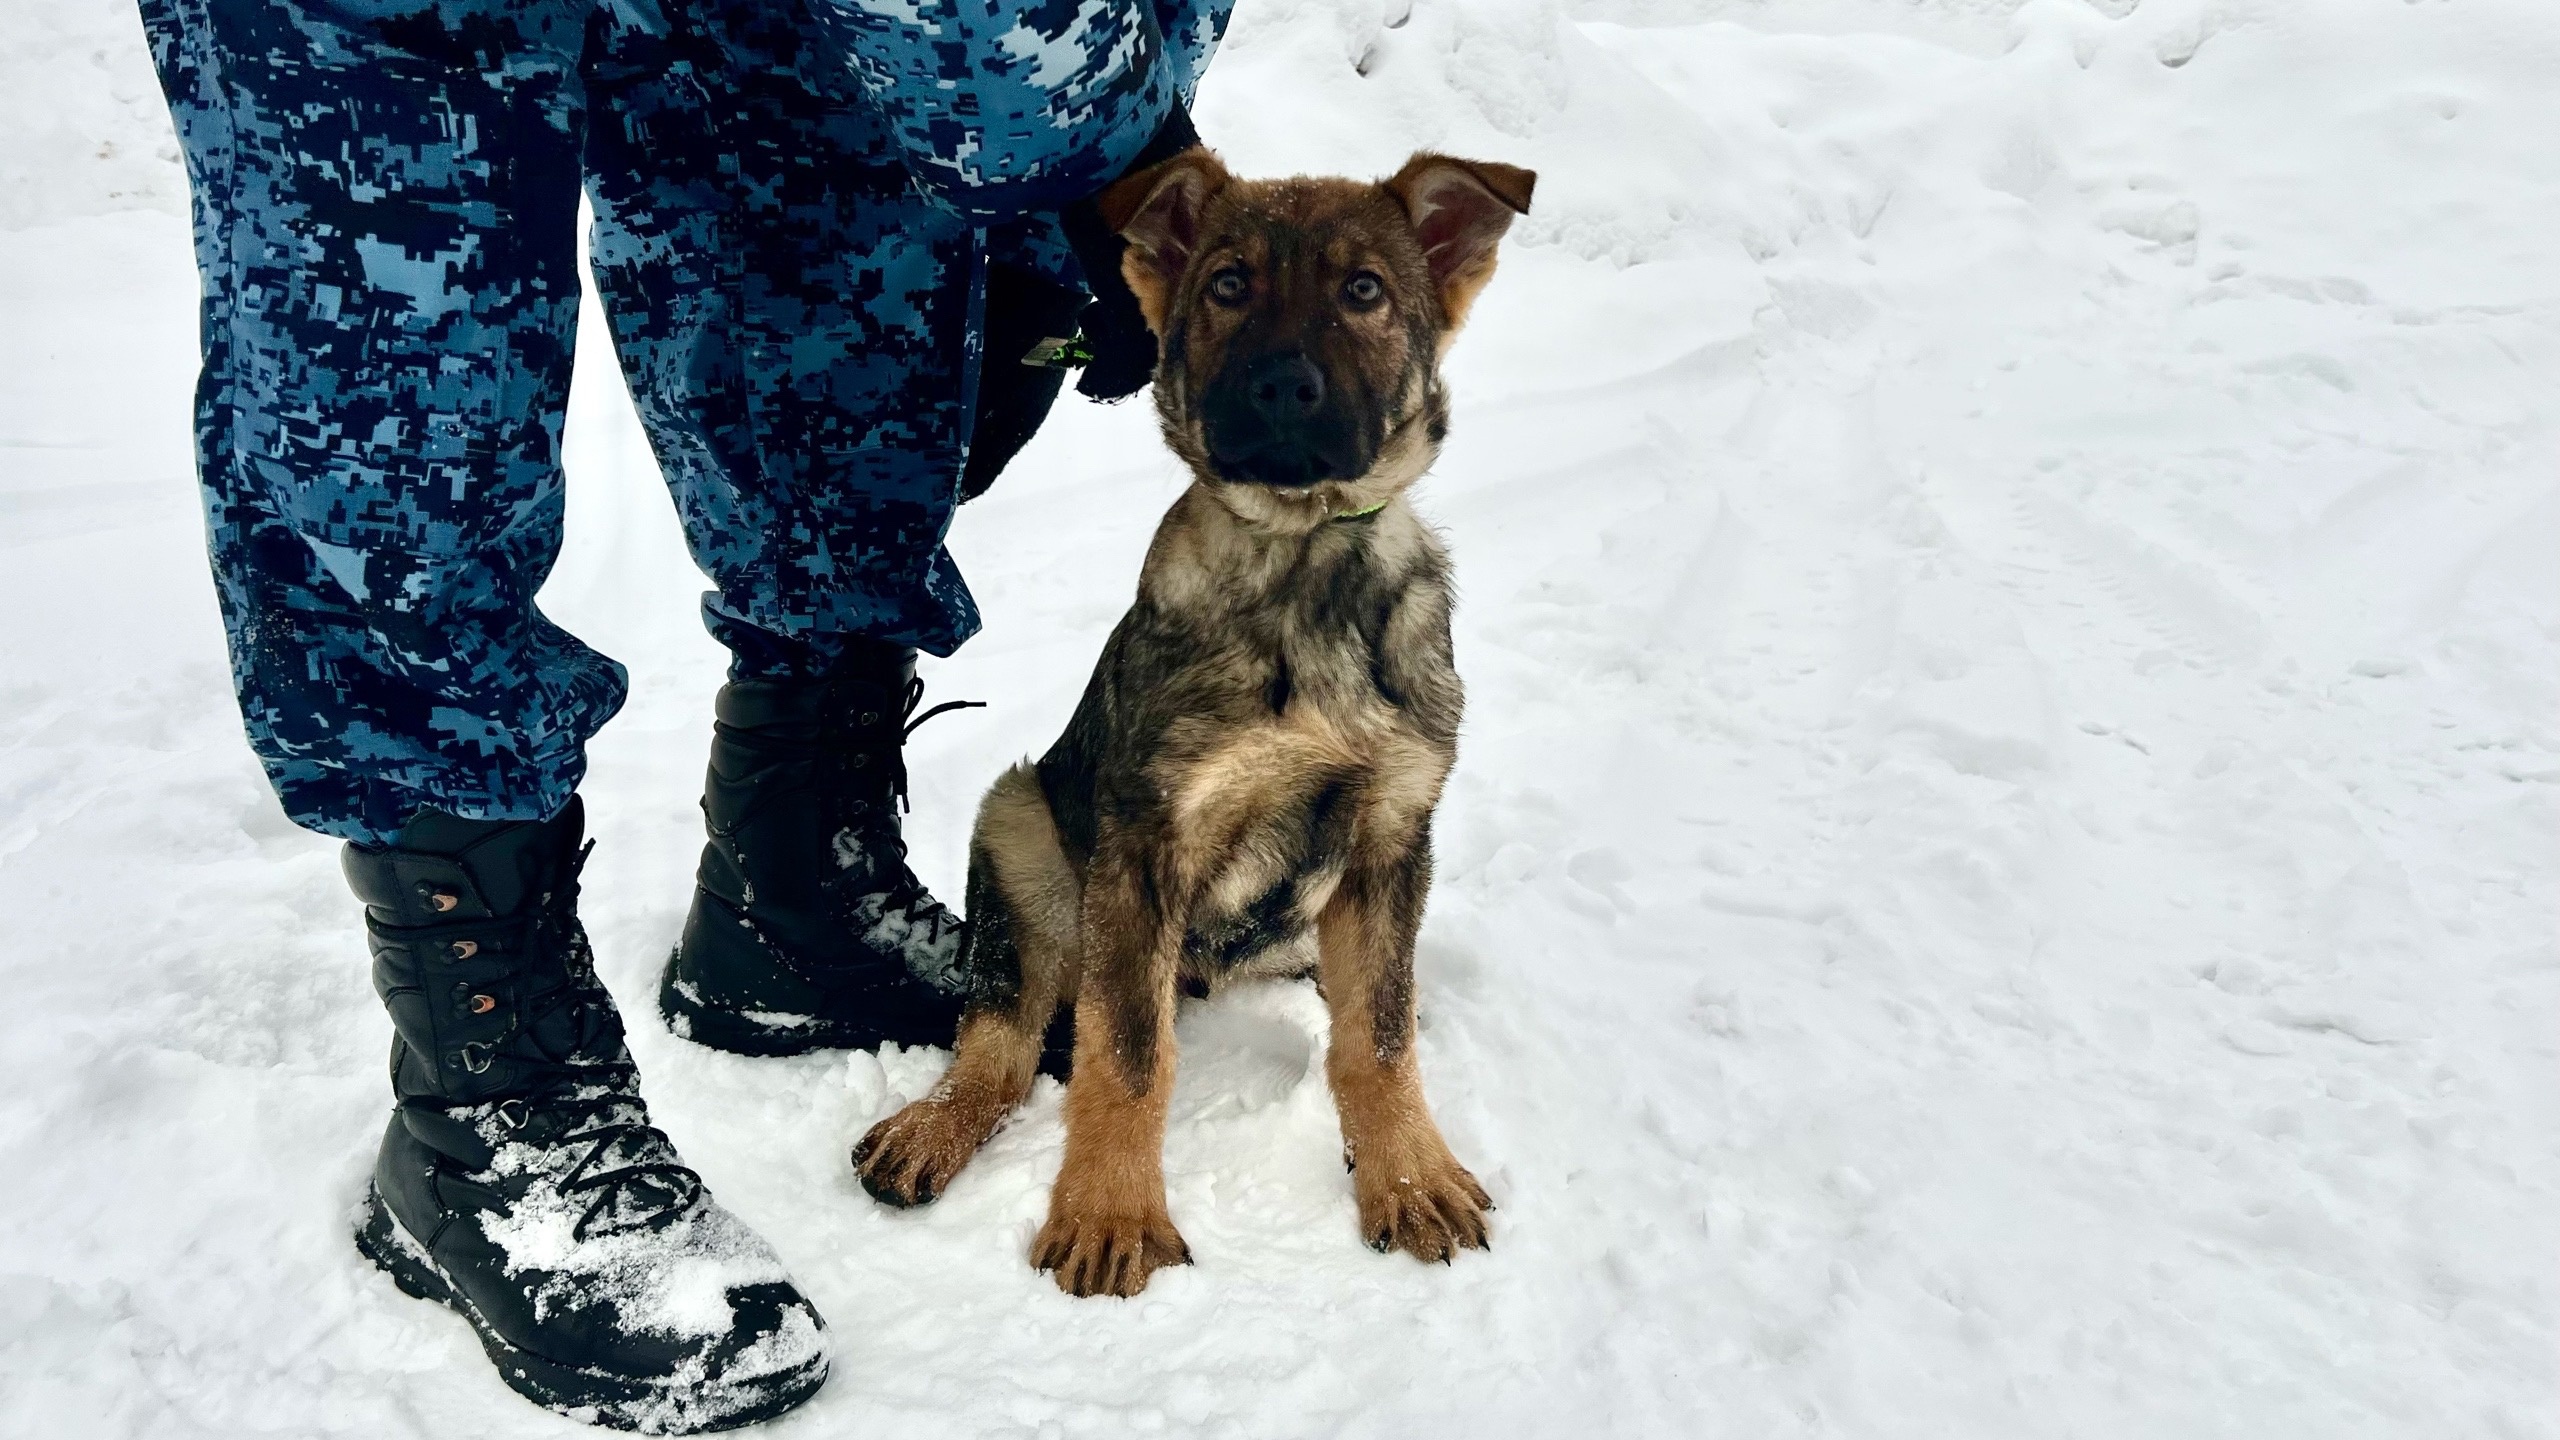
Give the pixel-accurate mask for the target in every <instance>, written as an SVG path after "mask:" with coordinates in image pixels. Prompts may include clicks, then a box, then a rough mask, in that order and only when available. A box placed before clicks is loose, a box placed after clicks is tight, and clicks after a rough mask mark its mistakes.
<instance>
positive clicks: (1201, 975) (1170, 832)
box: [853, 150, 1536, 1295]
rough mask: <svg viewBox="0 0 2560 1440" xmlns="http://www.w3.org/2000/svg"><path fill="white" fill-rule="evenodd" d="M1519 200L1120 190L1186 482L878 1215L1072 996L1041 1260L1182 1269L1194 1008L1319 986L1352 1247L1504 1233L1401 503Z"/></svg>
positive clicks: (969, 1129)
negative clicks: (1181, 1020) (1461, 995)
mask: <svg viewBox="0 0 2560 1440" xmlns="http://www.w3.org/2000/svg"><path fill="white" fill-rule="evenodd" d="M1535 178H1536V177H1534V176H1533V175H1531V174H1530V173H1529V172H1527V171H1525V170H1519V169H1515V168H1513V167H1511V166H1508V165H1492V164H1480V163H1474V162H1470V161H1465V160H1453V159H1450V158H1448V157H1445V156H1439V155H1418V156H1415V157H1414V159H1413V160H1412V161H1411V163H1409V164H1407V165H1406V166H1405V167H1404V168H1403V169H1402V170H1401V171H1398V172H1397V173H1396V175H1395V177H1394V178H1392V179H1390V180H1387V181H1384V182H1382V183H1366V182H1360V181H1353V180H1333V179H1303V178H1302V179H1292V180H1268V181H1253V180H1238V179H1235V178H1233V177H1232V176H1230V175H1229V174H1228V173H1227V171H1226V168H1225V167H1224V166H1223V165H1221V164H1220V163H1219V162H1218V159H1217V157H1216V156H1214V155H1212V154H1210V153H1209V152H1208V151H1205V150H1194V151H1191V152H1189V153H1187V154H1184V155H1180V156H1177V157H1175V158H1174V159H1172V160H1169V161H1167V162H1165V163H1164V164H1163V165H1161V166H1158V167H1156V168H1154V169H1152V170H1149V171H1146V172H1144V173H1142V174H1139V175H1136V176H1133V177H1131V178H1130V179H1128V180H1126V181H1123V182H1122V183H1121V184H1120V185H1118V186H1116V187H1114V188H1113V189H1112V190H1111V191H1110V192H1109V193H1107V194H1106V195H1105V196H1104V199H1103V212H1104V215H1105V217H1106V218H1107V219H1108V220H1109V221H1110V222H1111V224H1112V226H1113V228H1115V229H1117V230H1119V231H1120V232H1121V234H1122V235H1123V236H1124V237H1125V238H1126V239H1127V240H1128V242H1129V251H1128V256H1127V260H1126V264H1125V270H1126V273H1127V276H1128V280H1129V285H1130V288H1131V289H1133V290H1134V291H1135V292H1136V293H1137V296H1138V300H1139V304H1140V306H1141V308H1143V309H1144V311H1145V313H1146V317H1147V323H1148V324H1149V325H1150V326H1152V327H1153V328H1154V330H1155V332H1156V335H1157V337H1158V338H1159V340H1160V341H1161V342H1162V360H1161V363H1160V364H1159V366H1158V368H1157V371H1156V382H1155V395H1156V409H1157V411H1158V412H1159V414H1160V416H1161V418H1162V420H1163V424H1164V434H1165V438H1166V440H1167V441H1168V442H1169V443H1170V444H1171V445H1172V447H1173V450H1174V452H1175V453H1176V454H1178V455H1180V456H1181V457H1182V459H1183V460H1184V462H1185V463H1187V464H1188V465H1189V466H1190V468H1191V471H1192V474H1193V475H1194V476H1195V477H1196V478H1195V480H1194V482H1193V484H1192V486H1191V488H1190V489H1188V490H1186V491H1184V492H1183V495H1182V497H1181V498H1180V499H1179V500H1177V501H1175V502H1174V505H1173V508H1172V510H1171V511H1170V512H1169V513H1168V514H1167V515H1166V516H1165V518H1164V523H1163V524H1162V525H1161V526H1160V527H1159V528H1158V529H1157V531H1156V537H1155V543H1154V545H1153V546H1152V547H1151V548H1150V549H1149V550H1148V552H1147V561H1146V567H1145V569H1144V571H1143V572H1142V573H1141V574H1140V576H1139V578H1138V598H1137V603H1136V604H1135V605H1133V606H1131V607H1130V610H1129V613H1128V615H1127V616H1126V617H1125V618H1123V619H1122V620H1121V622H1120V624H1119V627H1118V628H1117V629H1115V630H1114V631H1112V633H1111V638H1110V640H1109V641H1108V642H1107V643H1106V644H1105V645H1104V647H1103V651H1102V659H1101V661H1100V663H1099V664H1098V665H1097V666H1096V667H1095V669H1094V674H1093V679H1092V682H1091V683H1090V684H1089V685H1088V686H1087V687H1086V689H1085V694H1084V700H1083V703H1082V704H1081V705H1079V706H1078V707H1077V709H1076V713H1075V717H1074V718H1073V719H1072V720H1070V721H1069V722H1068V724H1067V730H1066V733H1065V734H1064V735H1063V736H1061V737H1060V738H1059V740H1058V743H1057V744H1056V746H1055V747H1053V748H1052V749H1051V750H1050V751H1049V753H1048V754H1047V755H1045V756H1043V757H1042V758H1041V760H1040V762H1039V763H1038V764H1037V765H1020V766H1016V767H1014V768H1013V769H1012V770H1010V771H1007V772H1006V773H1005V775H1004V776H1003V777H1002V778H1001V779H999V780H997V781H996V783H995V785H994V787H993V788H992V789H991V790H989V791H988V793H987V798H986V801H985V803H984V805H983V807H982V808H981V809H980V811H979V813H978V825H977V831H976V835H975V837H974V839H973V840H972V842H971V847H970V854H969V937H968V944H967V948H966V952H965V958H964V959H963V961H962V965H963V967H964V970H965V972H966V974H967V976H968V983H969V987H970V993H969V1003H968V1009H967V1012H966V1014H965V1015H964V1016H963V1018H962V1020H961V1022H960V1035H959V1044H958V1054H957V1056H956V1057H955V1058H954V1060H953V1061H952V1065H951V1069H950V1072H949V1073H948V1074H947V1075H945V1076H944V1078H943V1080H942V1082H941V1084H940V1085H939V1086H937V1087H936V1088H935V1090H934V1091H933V1093H932V1094H930V1095H928V1096H926V1097H925V1098H924V1099H922V1100H919V1101H917V1102H916V1103H914V1104H912V1105H909V1106H908V1107H906V1108H905V1109H904V1110H902V1111H900V1112H899V1113H897V1114H896V1115H893V1116H891V1117H890V1118H888V1119H887V1120H884V1121H882V1122H880V1124H879V1125H877V1126H875V1127H873V1129H872V1131H871V1133H870V1134H869V1135H867V1136H865V1137H864V1138H863V1141H862V1143H861V1145H860V1146H859V1147H858V1148H857V1149H856V1150H855V1151H854V1157H853V1158H854V1164H855V1166H856V1168H857V1169H858V1170H859V1171H860V1172H861V1177H862V1183H863V1185H864V1187H865V1188H866V1189H868V1190H869V1191H870V1192H871V1193H872V1194H873V1195H875V1196H878V1197H879V1198H880V1199H882V1200H884V1201H887V1202H888V1203H890V1204H893V1205H917V1204H922V1203H924V1202H925V1201H928V1200H931V1199H932V1198H933V1197H934V1196H936V1195H937V1194H940V1193H941V1192H942V1191H943V1190H944V1189H945V1188H946V1187H947V1186H949V1185H950V1183H951V1179H952V1177H953V1176H954V1175H955V1174H957V1173H958V1172H959V1170H960V1167H961V1166H963V1165H964V1164H966V1163H968V1160H969V1157H970V1156H971V1155H973V1154H975V1153H976V1152H977V1149H978V1147H979V1146H980V1145H981V1144H983V1143H984V1142H985V1141H986V1139H987V1137H988V1136H989V1135H991V1134H993V1133H994V1131H995V1128H996V1126H997V1125H998V1124H999V1123H1000V1122H1002V1121H1003V1119H1004V1118H1005V1116H1006V1115H1007V1114H1009V1113H1010V1112H1011V1111H1012V1110H1013V1108H1014V1107H1015V1106H1016V1105H1018V1104H1020V1103H1021V1101H1022V1099H1023V1096H1024V1095H1025V1094H1026V1093H1028V1092H1029V1090H1030V1087H1031V1081H1032V1077H1033V1074H1034V1072H1035V1069H1036V1067H1037V1065H1038V1063H1039V1059H1040V1053H1041V1042H1042V1036H1043V1034H1044V1032H1045V1031H1046V1030H1047V1029H1048V1027H1049V1024H1050V1021H1051V1019H1052V1017H1053V1016H1054V1015H1055V1014H1056V1012H1057V1011H1058V1009H1059V1007H1061V1006H1072V1007H1073V1013H1074V1019H1075V1037H1076V1038H1075V1049H1074V1062H1073V1066H1072V1073H1071V1077H1070V1079H1069V1081H1068V1085H1067V1103H1066V1115H1067V1154H1066V1162H1065V1165H1064V1166H1063V1167H1062V1169H1061V1170H1060V1172H1059V1175H1058V1181H1057V1185H1056V1188H1055V1189H1054V1190H1053V1191H1052V1192H1051V1195H1050V1204H1049V1220H1048V1224H1047V1225H1046V1227H1044V1228H1043V1229H1042V1230H1041V1232H1040V1237H1039V1240H1038V1242H1037V1243H1036V1245H1035V1246H1034V1248H1033V1253H1032V1257H1031V1258H1032V1262H1033V1264H1035V1265H1037V1266H1038V1267H1039V1268H1041V1269H1043V1270H1050V1271H1054V1272H1056V1275H1057V1281H1058V1284H1059V1286H1060V1287H1061V1288H1062V1289H1065V1290H1068V1291H1071V1292H1073V1293H1075V1294H1078V1295H1096V1294H1111V1295H1134V1294H1136V1293H1137V1292H1138V1291H1139V1290H1140V1289H1142V1288H1144V1287H1145V1285H1146V1283H1147V1277H1148V1275H1149V1274H1150V1273H1152V1272H1153V1271H1154V1270H1155V1269H1156V1268H1157V1267H1158V1266H1162V1265H1170V1264H1180V1263H1183V1262H1185V1261H1187V1260H1188V1259H1189V1258H1190V1252H1189V1250H1188V1248H1187V1247H1186V1246H1185V1245H1184V1244H1183V1241H1182V1237H1181V1235H1180V1234H1179V1233H1177V1232H1176V1231H1175V1230H1174V1227H1173V1220H1172V1218H1171V1217H1170V1216H1169V1215H1168V1214H1167V1213H1166V1211H1165V1199H1164V1175H1163V1168H1162V1149H1163V1140H1164V1124H1165V1101H1166V1097H1167V1093H1168V1092H1169V1091H1170V1090H1171V1089H1172V1088H1173V1063H1174V1039H1173V1011H1174V997H1175V995H1176V992H1177V989H1178V988H1180V987H1181V986H1182V985H1183V984H1184V982H1185V981H1189V982H1192V984H1193V985H1194V986H1199V985H1207V986H1216V985H1221V984H1224V983H1226V982H1228V981H1232V980H1236V979H1240V978H1247V977H1273V976H1290V975H1303V974H1305V973H1307V972H1308V971H1309V970H1313V971H1314V972H1315V973H1316V974H1317V977H1318V981H1319V984H1320V985H1321V987H1322V990H1323V993H1324V996H1325V999H1326V1003H1327V1005H1328V1007H1329V1008H1330V1009H1331V1011H1332V1042H1331V1047H1330V1050H1329V1052H1328V1055H1327V1058H1326V1062H1325V1069H1326V1074H1327V1077H1328V1078H1329V1079H1330V1080H1331V1081H1332V1084H1333V1094H1334V1101H1335V1104H1336V1106H1337V1107H1338V1109H1339V1110H1340V1112H1341V1116H1342V1137H1343V1146H1344V1151H1345V1154H1346V1156H1347V1158H1348V1159H1349V1160H1350V1161H1351V1164H1352V1173H1353V1177H1354V1188H1355V1190H1356V1192H1357V1195H1358V1201H1359V1210H1360V1227H1361V1233H1362V1234H1363V1235H1364V1236H1366V1237H1367V1238H1368V1240H1369V1242H1370V1243H1371V1244H1372V1245H1374V1246H1376V1247H1377V1248H1379V1249H1382V1250H1383V1249H1388V1248H1391V1247H1392V1248H1401V1249H1403V1250H1406V1251H1408V1252H1410V1253H1412V1254H1414V1255H1416V1256H1419V1257H1421V1258H1423V1259H1425V1260H1446V1259H1448V1258H1449V1257H1450V1256H1451V1255H1452V1254H1454V1253H1455V1252H1456V1251H1458V1250H1460V1249H1466V1248H1474V1247H1478V1246H1481V1245H1483V1244H1485V1243H1486V1236H1485V1219H1484V1212H1485V1211H1486V1210H1488V1209H1490V1208H1491V1203H1490V1201H1489V1200H1488V1199H1487V1197H1486V1195H1485V1192H1484V1187H1482V1186H1481V1185H1478V1184H1477V1183H1476V1180H1475V1177H1474V1176H1473V1175H1470V1174H1468V1173H1467V1170H1466V1167H1465V1166H1463V1165H1460V1164H1459V1163H1458V1161H1457V1157H1455V1156H1454V1155H1451V1154H1450V1153H1449V1146H1448V1144H1447V1143H1446V1142H1445V1141H1443V1140H1442V1139H1441V1138H1440V1130H1439V1127H1438V1126H1437V1125H1436V1124H1434V1123H1433V1121H1432V1118H1431V1111H1430V1108H1429V1106H1428V1105H1427V1104H1425V1102H1424V1100H1423V1096H1422V1080H1421V1076H1420V1074H1419V1072H1418V1071H1417V1069H1416V1067H1415V1064H1414V1053H1413V1028H1414V999H1413V944H1414V933H1415V931H1416V930H1417V929H1418V928H1419V926H1420V925H1421V922H1422V905H1423V896H1424V893H1425V891H1427V890H1428V889H1429V887H1430V881H1431V814H1432V811H1433V809H1434V807H1436V806H1437V805H1438V803H1439V800H1440V786H1441V781H1442V779H1443V778H1444V777H1445V776H1446V775H1447V774H1448V772H1449V766H1450V763H1451V761H1452V760H1453V759H1454V758H1455V756H1456V753H1457V735H1458V712H1459V706H1460V702H1461V699H1462V691H1461V689H1460V687H1459V683H1458V674H1457V671H1456V670H1455V669H1454V668H1453V667H1452V665H1451V663H1450V653H1449V607H1450V587H1449V560H1448V555H1447V553H1446V552H1445V551H1443V550H1442V548H1441V546H1440V542H1439V540H1438V538H1437V537H1436V536H1434V535H1433V534H1432V532H1431V531H1430V530H1429V529H1428V528H1426V527H1425V526H1424V525H1423V523H1422V521H1421V520H1420V519H1419V518H1418V517H1416V516H1415V514H1414V512H1413V510H1412V509H1411V507H1410V506H1408V505H1407V503H1406V502H1405V499H1404V492H1405V490H1406V488H1407V487H1408V486H1410V485H1412V484H1413V482H1414V481H1415V480H1417V479H1419V478H1420V477H1421V475H1422V473H1423V472H1424V471H1425V470H1427V469H1428V468H1430V465H1431V462H1432V460H1433V459H1434V457H1435V456H1437V454H1438V453H1439V448H1440V441H1441V438H1442V436H1443V435H1444V434H1446V432H1447V428H1448V406H1447V401H1446V398H1445V396H1444V395H1443V392H1442V390H1441V385H1440V375H1439V362H1440V357H1441V356H1442V354H1443V353H1445V352H1446V350H1447V349H1448V345H1449V342H1450V340H1451V338H1452V337H1453V336H1455V335H1456V333H1457V330H1458V326H1459V323H1460V322H1461V321H1462V320H1464V319H1465V317H1466V313H1467V307H1468V305H1469V304H1470V303H1471V302H1472V301H1473V300H1474V299H1475V296H1476V294H1477V292H1478V291H1479V290H1481V289H1482V288H1483V286H1484V283H1485V281H1486V280H1487V279H1489V278H1491V276H1492V274H1493V267H1494V249H1495V245H1496V242H1498V241H1499V240H1500V239H1501V238H1502V234H1503V232H1504V231H1505V230H1507V229H1508V228H1509V227H1510V224H1511V221H1512V217H1514V216H1515V215H1518V214H1522V213H1525V212H1526V211H1527V209H1528V208H1529V192H1530V188H1531V185H1532V184H1533V182H1534V180H1535Z"/></svg>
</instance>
